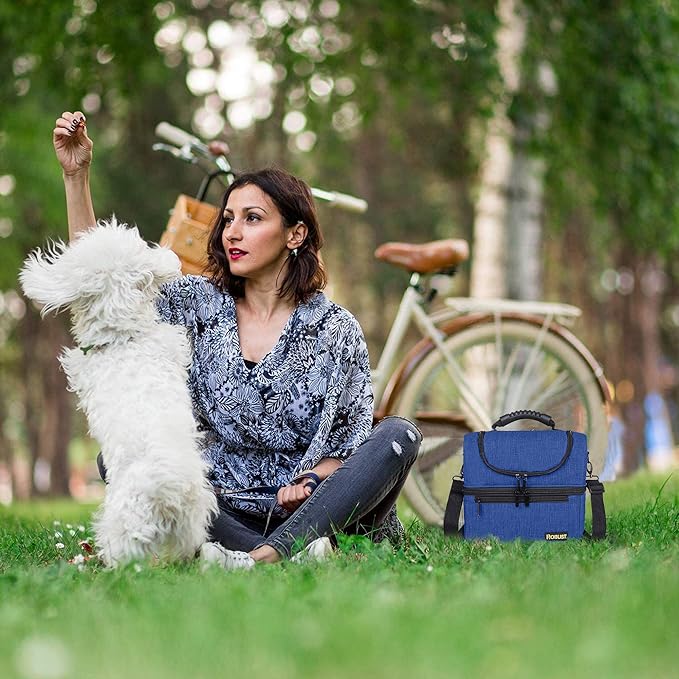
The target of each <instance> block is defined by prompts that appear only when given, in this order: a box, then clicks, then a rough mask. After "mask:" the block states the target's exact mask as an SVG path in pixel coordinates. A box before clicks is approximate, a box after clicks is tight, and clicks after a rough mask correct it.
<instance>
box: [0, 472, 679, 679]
mask: <svg viewBox="0 0 679 679" xmlns="http://www.w3.org/2000/svg"><path fill="white" fill-rule="evenodd" d="M664 480H665V479H664V478H658V477H652V476H638V477H636V478H634V479H630V480H625V481H620V482H617V483H616V484H610V486H609V488H608V489H607V492H606V496H605V498H606V502H607V510H608V513H609V522H608V523H609V533H610V537H609V538H608V539H607V540H605V541H602V542H598V543H591V542H587V541H581V542H575V541H572V542H568V543H558V544H547V543H532V544H530V543H526V544H519V543H515V544H500V543H497V542H494V541H484V542H478V543H468V542H452V541H449V540H446V539H444V538H443V537H442V536H441V534H440V531H438V530H436V529H432V528H425V527H423V526H422V525H421V524H419V523H413V524H412V525H411V526H410V527H409V531H408V543H407V545H406V547H405V548H404V549H402V550H400V551H398V552H395V553H394V552H392V551H391V550H390V549H386V548H383V547H379V546H378V547H373V546H372V545H371V544H368V543H366V542H365V541H356V540H354V541H347V542H346V543H345V544H343V546H342V551H341V552H340V554H339V555H338V556H337V558H335V559H334V560H332V561H331V562H329V563H324V564H315V565H296V564H290V563H286V564H283V565H274V566H264V567H257V568H256V569H255V570H254V571H251V572H238V573H225V572H221V571H209V572H207V573H205V574H203V573H201V572H200V570H199V568H198V566H197V564H190V565H184V566H167V567H155V568H154V567H151V566H150V565H148V564H144V565H142V566H141V568H139V567H138V568H136V569H135V567H133V566H130V567H128V568H126V569H122V570H118V571H106V570H104V569H101V568H99V567H96V566H94V565H93V564H92V563H88V564H87V565H86V566H85V568H84V569H83V570H82V571H79V570H78V568H77V566H74V565H69V564H68V563H67V561H66V560H67V558H68V557H70V556H72V555H73V554H75V553H76V552H77V551H78V546H77V541H78V539H80V538H81V536H83V535H86V534H87V532H88V530H89V528H88V526H87V521H88V520H89V516H90V512H91V507H80V506H77V505H75V504H64V503H61V504H57V505H50V504H46V503H42V504H39V505H21V506H14V507H10V508H4V509H0V677H2V678H3V679H14V678H15V677H16V678H22V679H23V678H26V679H34V678H36V677H37V678H41V677H45V678H46V679H47V678H51V679H53V678H59V677H68V678H69V679H70V678H71V677H81V678H84V679H87V678H88V677H93V678H94V677H97V678H101V679H108V678H116V679H118V678H126V679H127V678H130V679H136V678H137V677H139V679H142V678H143V679H155V678H158V679H160V678H161V677H162V678H163V679H171V678H174V677H178V678H186V679H202V678H205V679H208V678H209V679H216V678H218V677H244V678H247V677H275V678H276V679H280V678H287V677H296V678H297V677H328V678H334V677H346V676H357V677H393V678H395V679H400V678H404V679H405V678H406V677H408V678H410V677H417V678H419V677H424V678H427V677H458V676H459V677H465V678H468V677H484V678H486V677H487V678H489V679H492V678H494V677H498V678H499V677H521V679H525V678H527V677H543V676H544V677H557V678H559V677H569V678H570V677H577V676H587V677H589V676H595V677H615V678H616V679H617V678H618V677H621V678H625V677H634V678H635V679H638V678H639V677H653V678H654V679H656V678H663V677H668V678H669V677H676V676H678V675H679V655H677V652H676V641H675V637H676V635H677V623H678V622H679V615H678V613H677V612H678V611H679V474H676V475H674V476H673V477H672V478H670V480H669V482H668V483H667V484H666V485H665V487H664V488H663V490H662V492H661V493H660V494H659V490H660V487H661V485H662V483H663V481H664ZM53 520H59V521H61V522H62V523H61V526H59V527H58V528H59V530H60V532H62V534H64V538H63V539H62V542H64V544H65V547H64V549H63V550H58V549H56V548H55V542H56V541H57V540H56V539H55V538H54V526H53V524H52V521H53ZM66 522H68V523H71V524H72V526H73V528H71V530H74V531H75V533H76V535H75V536H71V535H69V534H68V529H67V528H66V525H65V524H66ZM80 524H83V525H84V528H85V533H81V532H80V530H79V528H78V526H79V525H80Z"/></svg>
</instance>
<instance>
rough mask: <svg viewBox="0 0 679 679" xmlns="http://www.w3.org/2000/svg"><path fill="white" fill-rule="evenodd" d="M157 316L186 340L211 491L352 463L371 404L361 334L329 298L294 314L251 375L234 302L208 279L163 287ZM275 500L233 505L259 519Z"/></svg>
mask: <svg viewBox="0 0 679 679" xmlns="http://www.w3.org/2000/svg"><path fill="white" fill-rule="evenodd" d="M157 308H158V312H159V314H160V317H161V319H162V320H163V321H165V322H168V323H172V324H179V325H184V326H186V328H187V331H188V336H189V339H190V341H191V345H192V348H193V361H192V364H191V366H190V368H189V378H188V384H189V389H190V391H191V398H192V401H193V408H194V413H195V416H196V419H197V421H198V426H199V429H200V430H201V431H202V432H203V433H204V446H205V447H204V455H205V457H206V459H207V460H208V462H209V463H210V465H211V467H212V471H211V481H212V483H213V484H214V485H216V486H218V487H222V488H225V489H229V490H237V489H241V488H247V487H251V486H260V485H266V486H280V485H285V484H287V483H289V482H290V480H291V479H292V478H294V477H295V476H296V475H297V474H299V473H301V472H302V471H304V470H307V469H311V468H312V467H314V466H315V465H316V464H317V463H318V462H319V461H320V460H321V458H324V457H334V458H339V459H342V460H344V459H346V458H347V457H349V455H350V454H351V453H352V452H353V451H354V450H355V449H356V448H357V447H358V446H359V445H360V444H361V443H362V442H363V441H364V440H365V439H366V437H367V436H368V433H369V432H370V429H371V427H372V409H373V396H372V387H371V383H370V366H369V361H368V350H367V347H366V343H365V339H364V337H363V332H362V330H361V327H360V326H359V324H358V322H357V321H356V319H355V318H354V317H353V316H352V315H351V314H350V313H349V312H348V311H346V310H345V309H343V308H342V307H340V306H338V305H337V304H334V303H333V302H331V301H329V300H328V299H327V298H326V296H325V295H324V294H323V293H321V292H318V293H316V294H315V295H314V296H313V297H312V298H311V299H310V300H309V301H308V302H306V303H304V304H300V305H298V306H297V307H296V309H295V310H294V311H293V313H292V315H291V316H290V318H289V319H288V321H287V324H286V326H285V328H284V329H283V332H282V334H281V336H280V338H279V339H278V341H277V343H276V345H275V346H274V347H273V349H272V350H271V351H270V352H269V353H268V354H267V355H266V356H264V358H262V360H261V361H260V362H259V363H257V364H256V365H254V366H253V367H252V368H248V367H247V366H246V364H245V362H244V360H243V356H242V353H241V348H240V340H239V337H238V325H237V321H236V306H235V303H234V299H233V297H232V296H231V295H230V294H229V293H228V292H222V291H221V290H219V289H218V288H217V287H216V286H215V285H213V284H212V283H211V282H210V281H209V280H208V279H207V278H204V277H201V276H183V277H182V278H179V279H177V280H175V281H173V282H171V283H169V284H167V285H165V286H163V288H162V290H161V295H160V297H159V298H158V301H157ZM274 500H275V496H273V495H268V496H267V495H263V494H259V495H258V494H244V495H241V496H239V497H238V498H234V497H229V504H230V505H231V506H233V507H234V508H236V509H239V510H241V511H245V512H247V513H249V514H255V515H261V516H263V515H265V514H267V513H268V511H269V510H270V509H271V507H272V504H273V503H274ZM274 511H275V512H276V513H280V514H281V515H284V511H283V510H282V508H280V507H278V506H276V508H275V510H274Z"/></svg>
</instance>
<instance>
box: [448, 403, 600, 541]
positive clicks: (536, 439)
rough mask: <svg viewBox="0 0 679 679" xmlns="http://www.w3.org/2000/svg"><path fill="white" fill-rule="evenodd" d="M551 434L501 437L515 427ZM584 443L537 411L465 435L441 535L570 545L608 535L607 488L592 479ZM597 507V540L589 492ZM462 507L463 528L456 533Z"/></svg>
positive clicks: (522, 433) (525, 432)
mask: <svg viewBox="0 0 679 679" xmlns="http://www.w3.org/2000/svg"><path fill="white" fill-rule="evenodd" d="M526 419H527V420H535V421H537V422H541V423H542V424H545V425H547V426H549V427H551V429H544V430H534V429H531V430H521V431H508V430H505V431H497V429H498V427H504V426H505V425H507V424H510V423H511V422H515V421H517V420H526ZM590 469H591V467H590V465H589V454H588V451H587V437H586V436H585V435H584V434H580V433H578V432H572V431H562V430H560V429H555V425H554V420H553V419H552V418H551V417H549V415H545V414H543V413H538V412H535V411H533V410H518V411H516V412H513V413H509V414H507V415H503V416H502V417H500V418H499V419H498V421H497V422H495V424H493V430H492V431H480V432H473V433H471V434H466V435H465V437H464V447H463V471H462V473H461V475H460V477H455V478H454V479H453V485H452V488H451V489H450V495H449V497H448V505H447V507H446V513H445V518H444V522H443V530H444V532H445V533H446V535H456V536H460V537H465V538H468V539H474V538H486V537H496V538H499V539H500V540H516V539H522V540H549V541H551V540H568V539H570V538H582V537H583V536H586V537H591V538H593V539H600V538H602V537H604V536H605V535H606V513H605V510H604V502H603V493H604V487H603V484H602V483H601V482H600V481H599V480H598V478H596V477H592V476H588V472H589V471H590ZM586 489H588V490H589V492H590V497H591V502H592V535H591V536H589V535H587V534H586V533H585V491H586ZM463 505H464V526H463V527H462V528H458V524H459V519H460V510H461V507H462V506H463Z"/></svg>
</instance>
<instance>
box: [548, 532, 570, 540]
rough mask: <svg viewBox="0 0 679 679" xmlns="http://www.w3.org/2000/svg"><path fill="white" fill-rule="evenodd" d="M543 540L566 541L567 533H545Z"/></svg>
mask: <svg viewBox="0 0 679 679" xmlns="http://www.w3.org/2000/svg"><path fill="white" fill-rule="evenodd" d="M545 540H568V533H545Z"/></svg>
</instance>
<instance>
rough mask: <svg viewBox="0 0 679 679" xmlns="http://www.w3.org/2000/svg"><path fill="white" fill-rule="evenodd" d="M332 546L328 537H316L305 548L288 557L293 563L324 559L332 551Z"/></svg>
mask: <svg viewBox="0 0 679 679" xmlns="http://www.w3.org/2000/svg"><path fill="white" fill-rule="evenodd" d="M334 551H335V550H334V548H333V546H332V542H330V538H316V539H315V540H314V541H313V542H310V543H309V544H308V545H307V546H306V548H305V549H303V550H302V551H301V552H299V553H298V554H295V556H293V557H292V559H290V561H293V562H294V563H304V562H306V561H325V559H327V558H328V557H329V556H330V555H331V554H332V553H333V552H334Z"/></svg>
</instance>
